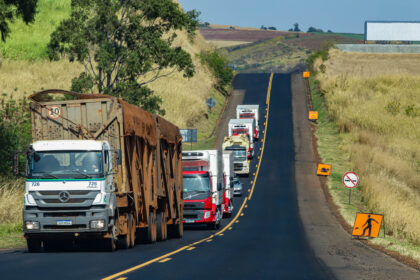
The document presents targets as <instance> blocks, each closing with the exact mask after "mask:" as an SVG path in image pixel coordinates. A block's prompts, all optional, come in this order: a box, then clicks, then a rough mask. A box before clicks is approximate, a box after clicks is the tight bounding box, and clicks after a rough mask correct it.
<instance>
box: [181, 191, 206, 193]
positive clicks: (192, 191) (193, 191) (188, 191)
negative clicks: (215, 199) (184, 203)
mask: <svg viewBox="0 0 420 280" xmlns="http://www.w3.org/2000/svg"><path fill="white" fill-rule="evenodd" d="M208 192H210V191H186V192H185V193H208Z"/></svg>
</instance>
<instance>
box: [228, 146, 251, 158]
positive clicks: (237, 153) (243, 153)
mask: <svg viewBox="0 0 420 280" xmlns="http://www.w3.org/2000/svg"><path fill="white" fill-rule="evenodd" d="M226 150H228V151H232V152H233V161H246V160H247V155H246V150H245V149H243V150H237V149H235V150H233V149H232V150H231V149H229V148H227V149H226Z"/></svg>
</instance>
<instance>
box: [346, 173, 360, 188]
mask: <svg viewBox="0 0 420 280" xmlns="http://www.w3.org/2000/svg"><path fill="white" fill-rule="evenodd" d="M343 184H344V186H346V188H349V189H353V188H355V187H357V185H358V184H359V176H357V174H356V173H354V172H347V173H346V174H344V176H343Z"/></svg>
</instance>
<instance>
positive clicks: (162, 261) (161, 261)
mask: <svg viewBox="0 0 420 280" xmlns="http://www.w3.org/2000/svg"><path fill="white" fill-rule="evenodd" d="M170 260H172V259H171V258H166V259H163V260H160V261H159V262H160V263H166V262H167V261H170Z"/></svg>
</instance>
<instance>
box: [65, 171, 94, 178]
mask: <svg viewBox="0 0 420 280" xmlns="http://www.w3.org/2000/svg"><path fill="white" fill-rule="evenodd" d="M69 171H72V172H76V173H79V174H80V175H83V176H85V178H92V176H90V175H88V174H86V173H84V172H82V171H79V170H69Z"/></svg>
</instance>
